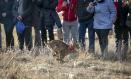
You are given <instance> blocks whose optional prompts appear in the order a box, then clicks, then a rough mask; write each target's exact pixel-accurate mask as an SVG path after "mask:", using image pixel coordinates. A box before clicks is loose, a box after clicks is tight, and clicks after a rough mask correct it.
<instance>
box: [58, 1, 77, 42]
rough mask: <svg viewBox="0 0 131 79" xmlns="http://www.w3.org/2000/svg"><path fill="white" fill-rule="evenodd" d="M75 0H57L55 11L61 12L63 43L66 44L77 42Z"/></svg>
mask: <svg viewBox="0 0 131 79" xmlns="http://www.w3.org/2000/svg"><path fill="white" fill-rule="evenodd" d="M76 3H77V1H76V0H59V3H58V6H57V11H58V12H61V11H63V41H64V42H65V43H67V44H70V43H71V42H73V45H76V43H77V40H78V36H77V35H78V34H77V33H78V22H77V16H76V5H77V4H76Z"/></svg>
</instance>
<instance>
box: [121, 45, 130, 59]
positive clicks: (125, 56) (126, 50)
mask: <svg viewBox="0 0 131 79" xmlns="http://www.w3.org/2000/svg"><path fill="white" fill-rule="evenodd" d="M127 52H128V44H124V45H123V47H122V52H121V61H124V60H126V59H127Z"/></svg>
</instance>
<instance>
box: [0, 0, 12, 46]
mask: <svg viewBox="0 0 131 79" xmlns="http://www.w3.org/2000/svg"><path fill="white" fill-rule="evenodd" d="M13 4H14V0H1V1H0V11H1V12H0V17H1V23H2V24H4V29H5V35H6V47H7V48H8V47H14V37H13V29H14V17H13V12H12V9H13Z"/></svg>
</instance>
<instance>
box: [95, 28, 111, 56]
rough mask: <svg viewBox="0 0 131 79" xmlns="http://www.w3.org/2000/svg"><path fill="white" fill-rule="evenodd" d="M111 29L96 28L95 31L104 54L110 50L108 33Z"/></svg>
mask: <svg viewBox="0 0 131 79" xmlns="http://www.w3.org/2000/svg"><path fill="white" fill-rule="evenodd" d="M109 31H110V30H109V29H95V32H96V34H97V36H98V39H99V44H100V48H101V52H102V56H103V55H105V54H107V52H108V34H109Z"/></svg>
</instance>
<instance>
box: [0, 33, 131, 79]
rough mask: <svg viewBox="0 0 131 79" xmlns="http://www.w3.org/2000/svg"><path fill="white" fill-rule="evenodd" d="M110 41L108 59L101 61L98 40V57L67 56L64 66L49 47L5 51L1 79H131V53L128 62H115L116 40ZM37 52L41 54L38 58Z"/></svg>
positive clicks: (1, 59)
mask: <svg viewBox="0 0 131 79" xmlns="http://www.w3.org/2000/svg"><path fill="white" fill-rule="evenodd" d="M2 34H4V33H3V32H2ZM14 35H15V45H16V46H17V44H18V43H17V40H16V39H17V37H16V34H15V33H14ZM3 37H4V35H3ZM4 39H5V37H4ZM4 39H3V42H5V40H4ZM109 39H110V41H109V44H110V46H109V51H110V56H109V59H108V60H102V59H99V57H98V56H99V54H100V50H99V45H98V40H96V51H97V54H98V55H97V56H95V57H94V56H92V55H90V54H87V55H86V56H85V53H83V52H81V53H80V54H79V57H74V55H69V56H67V57H66V58H65V61H66V62H65V63H64V64H59V63H58V62H57V61H55V60H54V58H53V57H52V55H51V54H52V53H51V51H50V50H48V49H47V48H40V49H38V50H37V49H36V50H33V51H27V50H24V51H23V52H21V51H19V50H18V49H14V50H11V51H7V52H2V53H1V54H0V79H131V53H130V52H129V53H128V60H127V61H125V62H119V61H115V60H114V58H113V57H112V56H113V52H114V50H115V49H114V48H115V46H114V37H113V36H111V37H110V38H109ZM87 44H88V42H87ZM3 46H4V44H3ZM36 53H39V55H38V56H34V55H35V54H36Z"/></svg>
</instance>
